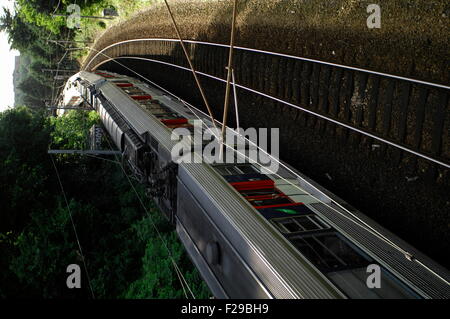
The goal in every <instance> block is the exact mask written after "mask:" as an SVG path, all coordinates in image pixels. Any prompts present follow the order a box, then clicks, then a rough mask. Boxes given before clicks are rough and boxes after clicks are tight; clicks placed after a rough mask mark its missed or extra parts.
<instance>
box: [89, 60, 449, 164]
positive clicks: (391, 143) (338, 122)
mask: <svg viewBox="0 0 450 319" xmlns="http://www.w3.org/2000/svg"><path fill="white" fill-rule="evenodd" d="M106 56H107V55H106ZM118 59H135V60H143V61H149V62H154V63H159V64H163V65H168V66H171V67H175V68H179V69H182V70H186V71H188V70H189V69H188V68H186V67H183V66H180V65H177V64H173V63H169V62H164V61H159V60H155V59H149V58H142V57H130V56H125V57H122V56H121V57H117V58H109V59H108V60H105V61H103V62H101V63H99V64H97V65H96V67H99V66H100V65H102V64H104V63H107V62H110V61H114V62H116V63H119V62H117V61H116V60H118ZM119 64H121V63H119ZM121 65H122V66H123V64H121ZM197 73H198V74H199V75H202V76H205V77H208V78H211V79H214V80H217V81H221V82H225V80H224V79H222V78H219V77H216V76H213V75H211V74H207V73H204V72H200V71H197ZM136 74H137V73H136ZM233 85H235V86H236V87H238V88H240V89H243V90H246V91H248V92H251V93H254V94H257V95H260V96H263V97H266V98H268V99H271V100H274V101H276V102H279V103H282V104H285V105H288V106H290V107H293V108H296V109H298V110H301V111H303V112H306V113H308V114H311V115H314V116H316V117H319V118H321V119H323V120H326V121H329V122H332V123H334V124H336V125H339V126H342V127H345V128H347V129H349V130H352V131H355V132H357V133H360V134H362V135H365V136H368V137H370V138H373V139H375V140H378V141H380V142H383V143H386V144H388V145H390V146H393V147H395V148H399V149H401V150H403V151H405V152H408V153H411V154H413V155H416V156H418V157H421V158H423V159H425V160H428V161H430V162H433V163H436V164H439V165H441V166H443V167H446V168H450V164H447V163H445V162H443V161H441V160H438V159H435V158H433V157H431V156H428V155H426V154H422V153H420V152H417V151H414V150H412V149H410V148H408V147H405V146H403V145H400V144H398V143H394V142H392V141H389V140H387V139H384V138H382V137H379V136H377V135H375V134H372V133H369V132H366V131H364V130H362V129H358V128H356V127H353V126H351V125H349V124H346V123H343V122H340V121H337V120H334V119H332V118H329V117H327V116H325V115H322V114H320V113H317V112H314V111H312V110H309V109H307V108H304V107H301V106H299V105H296V104H293V103H290V102H288V101H285V100H283V99H280V98H277V97H274V96H271V95H269V94H266V93H264V92H261V91H257V90H254V89H252V88H249V87H246V86H244V85H241V84H237V83H233Z"/></svg>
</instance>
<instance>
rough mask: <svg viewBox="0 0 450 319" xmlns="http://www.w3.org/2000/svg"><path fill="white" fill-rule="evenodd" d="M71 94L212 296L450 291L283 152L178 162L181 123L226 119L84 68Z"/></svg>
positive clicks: (67, 95) (432, 267)
mask: <svg viewBox="0 0 450 319" xmlns="http://www.w3.org/2000/svg"><path fill="white" fill-rule="evenodd" d="M63 94H64V101H68V102H67V103H69V102H73V101H82V103H86V104H87V105H88V106H90V107H91V108H92V109H94V110H95V111H96V112H97V113H98V114H99V115H100V118H101V122H102V124H103V127H104V129H105V130H106V132H107V133H108V135H109V136H110V139H111V140H112V142H113V143H114V144H115V147H116V148H117V149H118V150H120V152H121V153H122V159H123V162H125V163H126V164H127V166H128V167H129V168H130V170H131V172H132V174H133V175H134V176H135V177H136V178H137V179H138V180H139V181H140V182H141V183H142V184H143V185H144V186H145V188H146V190H147V193H148V195H149V196H150V197H151V198H152V199H153V201H154V202H155V203H156V204H157V206H158V207H159V208H160V210H161V212H162V214H164V215H165V216H166V218H167V219H168V221H169V222H170V223H172V224H173V225H174V228H175V229H176V232H177V234H178V237H179V238H180V240H181V242H182V244H183V245H184V247H185V249H186V252H187V254H188V255H189V257H190V259H191V260H192V262H193V264H194V265H195V266H196V268H197V269H198V270H199V272H200V274H201V276H202V278H203V280H204V281H205V282H206V284H207V285H208V287H209V289H210V291H211V293H212V294H213V295H214V296H215V297H216V298H233V299H235V298H238V299H240V298H245V299H249V298H251V299H253V298H254V299H266V298H268V299H329V298H332V299H347V298H350V299H367V298H369V299H378V298H389V299H404V298H406V299H422V298H425V299H428V298H433V299H434V298H444V299H447V298H449V297H450V285H449V278H450V273H449V272H448V270H447V269H445V268H444V267H443V266H441V265H439V264H437V263H436V262H434V261H433V260H431V259H430V258H428V257H427V256H426V255H424V254H422V253H421V252H420V251H418V250H417V249H415V248H414V247H411V246H410V245H409V244H408V243H406V242H404V241H403V240H401V239H400V238H398V237H397V236H395V235H394V234H392V233H391V232H389V231H388V230H387V229H385V228H383V227H382V226H380V225H379V224H377V223H376V222H374V221H373V220H371V219H370V218H368V217H367V216H365V215H364V214H362V213H361V212H359V211H358V210H356V209H355V208H353V207H352V206H351V205H349V204H348V203H346V202H345V201H344V200H342V199H341V198H339V197H338V196H336V195H334V194H333V193H331V192H329V191H328V190H326V189H325V188H324V187H322V186H321V185H319V184H317V183H316V182H314V181H313V180H311V179H309V178H308V177H307V176H306V175H304V174H303V173H301V172H299V171H297V170H296V169H294V168H292V167H291V166H289V165H287V164H286V163H284V162H283V161H281V160H279V164H280V165H279V168H278V170H277V172H276V173H274V172H271V171H268V170H267V169H265V167H264V164H262V163H260V162H258V160H249V159H248V158H246V157H245V154H244V156H242V154H241V153H240V152H239V151H238V149H237V148H236V147H235V145H231V146H230V145H228V146H227V150H228V151H230V150H231V152H232V153H233V152H234V153H236V154H235V155H236V158H239V159H240V160H239V161H236V162H233V163H229V162H228V161H226V162H223V163H222V162H220V163H215V162H208V161H194V162H189V161H186V162H183V161H181V162H180V161H175V160H174V156H173V149H174V147H175V146H176V145H177V143H180V141H179V140H177V139H174V138H173V132H174V131H175V130H176V129H179V128H184V129H186V130H188V131H190V132H191V133H194V132H195V131H196V130H202V132H199V133H205V131H206V130H211V129H212V128H213V127H216V128H217V126H219V128H220V126H221V125H220V123H219V122H217V123H213V120H212V119H211V118H209V117H208V115H207V114H206V113H204V112H202V111H201V110H199V109H197V108H193V107H192V106H190V105H189V104H188V103H186V102H184V101H183V100H181V99H179V98H177V97H176V96H174V95H173V94H171V93H170V92H168V91H166V90H164V89H163V88H161V87H159V86H157V85H155V84H154V83H151V82H148V81H141V80H139V79H137V78H134V77H131V76H126V75H121V74H117V73H114V72H109V71H106V70H95V71H92V72H87V71H81V72H79V73H77V74H75V75H73V76H72V77H71V78H70V79H69V80H68V82H67V84H66V87H65V88H64V92H63ZM80 103H81V102H80ZM196 121H201V123H202V125H200V126H199V125H194V124H195V122H196ZM226 131H227V132H228V131H230V132H231V133H232V134H238V133H236V131H235V130H233V129H232V128H229V127H226ZM186 143H189V141H188V142H186ZM204 147H205V145H203V144H202V145H200V147H198V146H197V148H195V147H193V148H192V152H194V153H195V152H197V151H199V152H200V153H201V151H202V148H204ZM251 147H252V145H251V144H250V143H249V142H248V141H245V142H244V148H247V149H248V148H251Z"/></svg>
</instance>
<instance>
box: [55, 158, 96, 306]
mask: <svg viewBox="0 0 450 319" xmlns="http://www.w3.org/2000/svg"><path fill="white" fill-rule="evenodd" d="M49 156H50V159H51V161H52V164H53V167H54V169H55V173H56V177H57V179H58V183H59V187H60V188H61V192H62V194H63V197H64V201H65V203H66V206H67V212H68V214H69V217H70V222H71V224H72V227H73V232H74V233H75V238H76V241H77V245H78V250H79V251H80V256H81V259H82V261H83V265H84V270H85V272H86V278H87V280H88V284H89V289H90V291H91V296H92V299H95V294H94V290H93V289H92V285H91V279H90V276H89V271H88V268H87V265H86V258H85V257H84V254H83V249H82V248H81V244H80V239H79V237H78V232H77V228H76V227H75V223H74V221H73V217H72V212H71V210H70V206H69V202H68V200H67V196H66V192H65V191H64V187H63V184H62V182H61V178H60V176H59V172H58V168H57V167H56V164H55V161H54V160H53V157H52V155H51V154H49Z"/></svg>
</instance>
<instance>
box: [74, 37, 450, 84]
mask: <svg viewBox="0 0 450 319" xmlns="http://www.w3.org/2000/svg"><path fill="white" fill-rule="evenodd" d="M145 41H152V42H157V41H161V42H163V41H165V42H179V40H178V39H170V38H147V39H131V40H124V41H119V42H116V43H114V44H111V45H109V46H106V47H105V48H103V49H102V50H100V51H98V50H96V51H98V52H97V53H96V54H95V55H94V57H93V58H92V59H90V60H89V62H88V64H87V65H86V66H85V67H84V68H83V69H84V70H87V69H88V68H89V66H90V65H91V63H92V62H93V60H95V59H96V58H97V57H98V56H99V55H100V54H102V53H103V52H104V51H106V50H108V49H110V48H113V47H115V46H118V45H122V44H127V43H132V42H145ZM183 42H185V43H191V44H200V45H209V46H216V47H223V48H230V45H228V44H221V43H214V42H206V41H197V40H183ZM234 49H236V50H242V51H249V52H254V53H261V54H267V55H273V56H279V57H284V58H289V59H295V60H301V61H307V62H314V63H319V64H323V65H328V66H333V67H338V68H343V69H346V70H352V71H358V72H364V73H369V74H373V75H379V76H383V77H388V78H392V79H396V80H402V81H409V82H413V83H416V84H422V85H429V86H433V87H437V88H441V89H446V90H450V86H448V85H444V84H439V83H433V82H428V81H422V80H417V79H413V78H408V77H404V76H399V75H394V74H389V73H384V72H378V71H374V70H369V69H363V68H358V67H353V66H348V65H343V64H338V63H332V62H326V61H321V60H317V59H310V58H304V57H299V56H295V55H291V54H284V53H278V52H272V51H266V50H260V49H253V48H248V47H241V46H234Z"/></svg>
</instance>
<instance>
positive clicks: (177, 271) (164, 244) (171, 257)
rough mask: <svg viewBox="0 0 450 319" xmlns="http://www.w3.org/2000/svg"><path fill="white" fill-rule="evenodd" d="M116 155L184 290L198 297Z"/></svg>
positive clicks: (109, 143) (110, 146)
mask: <svg viewBox="0 0 450 319" xmlns="http://www.w3.org/2000/svg"><path fill="white" fill-rule="evenodd" d="M106 141H107V143H108V145H109V148H110V149H111V150H113V147H112V145H111V142H110V141H109V139H106ZM114 156H115V157H116V161H117V162H118V164H119V166H120V168H121V169H122V172H123V173H124V175H125V177H126V178H127V180H128V183H129V184H130V186H131V188H132V190H133V192H134V193H135V195H136V197H137V199H138V201H139V203H140V205H141V206H142V208H143V209H144V211H145V213H146V214H147V217H148V218H149V220H150V223H151V225H152V227H153V229H154V230H155V231H156V234H157V235H158V237H159V239H160V240H161V242H162V244H163V246H164V248H165V249H166V251H167V254H168V257H169V258H170V261H171V262H172V264H173V266H174V269H175V272H176V273H177V276H178V277H180V276H181V278H182V280H180V284H181V285H182V288H183V291H184V290H185V288H184V287H185V286H186V287H187V290H188V291H189V293H190V295H191V296H192V298H193V299H196V298H195V294H194V293H193V291H192V289H191V288H190V286H189V284H188V282H187V280H186V278H184V275H183V273H182V272H181V269H180V268H179V266H178V264H177V263H176V261H175V258H174V257H173V255H172V252H171V250H170V249H169V246H168V245H167V242H166V240H165V239H164V237H163V236H162V234H161V232H160V231H159V229H158V227H157V226H156V223H155V222H154V220H153V217H152V216H151V214H150V212H149V211H148V209H147V207H146V206H145V204H144V201H143V200H142V198H141V196H140V195H139V193H138V191H137V190H136V187H135V186H134V184H133V182H132V181H131V178H130V176H129V175H128V173H127V171H126V169H125V167H124V165H123V163H122V161H119V160H118V159H117V157H118V156H117V155H114ZM186 297H187V294H186Z"/></svg>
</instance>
